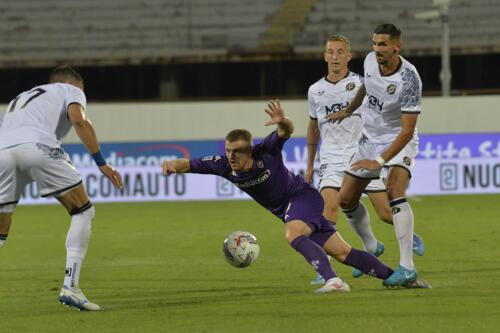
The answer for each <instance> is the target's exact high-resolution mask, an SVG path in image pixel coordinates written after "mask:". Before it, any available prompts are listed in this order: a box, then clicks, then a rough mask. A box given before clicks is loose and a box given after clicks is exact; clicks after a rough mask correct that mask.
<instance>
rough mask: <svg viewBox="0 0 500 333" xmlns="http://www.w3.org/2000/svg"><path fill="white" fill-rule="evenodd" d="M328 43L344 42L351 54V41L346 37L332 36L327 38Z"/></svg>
mask: <svg viewBox="0 0 500 333" xmlns="http://www.w3.org/2000/svg"><path fill="white" fill-rule="evenodd" d="M326 42H327V43H328V42H343V43H344V44H345V45H346V46H347V52H351V41H350V40H349V38H347V37H346V36H344V35H340V34H337V35H332V36H330V37H328V38H327V40H326Z"/></svg>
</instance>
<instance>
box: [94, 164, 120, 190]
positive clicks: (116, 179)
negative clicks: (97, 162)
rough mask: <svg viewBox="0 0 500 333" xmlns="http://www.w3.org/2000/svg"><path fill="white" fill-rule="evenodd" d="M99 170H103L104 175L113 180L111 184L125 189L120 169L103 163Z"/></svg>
mask: <svg viewBox="0 0 500 333" xmlns="http://www.w3.org/2000/svg"><path fill="white" fill-rule="evenodd" d="M99 170H100V171H101V172H102V174H103V175H105V176H106V177H108V179H109V180H110V181H111V184H113V186H114V187H116V188H119V189H120V190H123V182H122V176H121V175H120V173H119V172H118V171H116V170H115V168H113V167H112V166H109V165H107V164H105V165H101V166H100V167H99Z"/></svg>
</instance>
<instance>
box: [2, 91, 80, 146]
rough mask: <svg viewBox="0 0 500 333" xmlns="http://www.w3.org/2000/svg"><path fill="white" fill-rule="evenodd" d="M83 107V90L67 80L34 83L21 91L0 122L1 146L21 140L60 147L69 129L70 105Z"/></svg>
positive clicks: (17, 143) (20, 142)
mask: <svg viewBox="0 0 500 333" xmlns="http://www.w3.org/2000/svg"><path fill="white" fill-rule="evenodd" d="M73 103H76V104H80V105H81V106H82V107H83V108H85V106H86V98H85V94H84V93H83V91H82V90H81V89H79V88H77V87H75V86H73V85H70V84H66V83H52V84H45V85H42V86H37V87H35V88H33V89H31V90H28V91H25V92H22V93H21V94H19V95H18V96H17V97H16V98H15V99H13V100H12V101H11V102H10V103H9V106H8V107H7V112H6V113H5V115H4V117H3V121H1V123H0V149H3V148H7V147H11V146H16V145H19V144H22V143H28V142H35V143H42V144H45V145H47V146H50V147H60V145H61V140H62V139H63V138H64V137H65V136H66V134H68V132H69V130H70V129H71V122H70V120H69V117H68V106H69V105H70V104H73Z"/></svg>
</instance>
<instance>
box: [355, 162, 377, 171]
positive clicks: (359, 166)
mask: <svg viewBox="0 0 500 333" xmlns="http://www.w3.org/2000/svg"><path fill="white" fill-rule="evenodd" d="M379 169H382V166H381V165H380V164H379V163H378V162H377V161H375V160H360V161H357V162H355V163H353V164H352V165H351V170H353V171H358V170H370V171H376V170H379Z"/></svg>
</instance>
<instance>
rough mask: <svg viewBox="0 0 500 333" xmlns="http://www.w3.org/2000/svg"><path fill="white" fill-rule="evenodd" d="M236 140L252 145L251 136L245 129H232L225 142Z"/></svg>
mask: <svg viewBox="0 0 500 333" xmlns="http://www.w3.org/2000/svg"><path fill="white" fill-rule="evenodd" d="M238 140H243V141H246V142H248V143H249V144H250V145H251V144H252V134H251V133H250V132H249V131H247V130H246V129H241V128H238V129H234V130H232V131H231V132H229V133H228V134H227V135H226V141H228V142H234V141H238Z"/></svg>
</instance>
